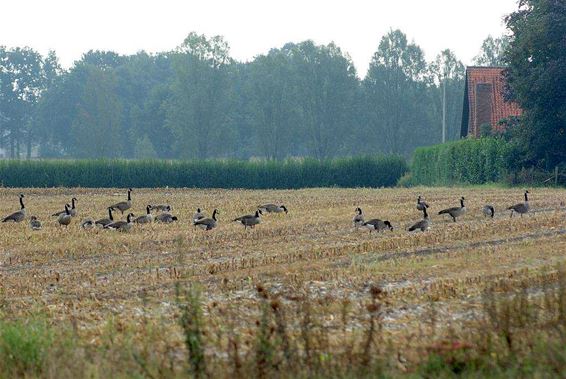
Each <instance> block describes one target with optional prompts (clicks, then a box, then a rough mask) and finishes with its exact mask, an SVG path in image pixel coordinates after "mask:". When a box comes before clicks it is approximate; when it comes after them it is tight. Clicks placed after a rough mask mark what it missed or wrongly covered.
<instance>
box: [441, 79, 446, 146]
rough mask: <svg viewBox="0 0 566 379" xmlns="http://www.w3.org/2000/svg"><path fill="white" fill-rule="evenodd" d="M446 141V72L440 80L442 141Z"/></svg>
mask: <svg viewBox="0 0 566 379" xmlns="http://www.w3.org/2000/svg"><path fill="white" fill-rule="evenodd" d="M445 142H446V72H444V78H443V80H442V143H445Z"/></svg>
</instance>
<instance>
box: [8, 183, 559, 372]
mask: <svg viewBox="0 0 566 379" xmlns="http://www.w3.org/2000/svg"><path fill="white" fill-rule="evenodd" d="M22 191H23V192H25V193H26V198H27V199H28V202H27V203H26V206H27V207H28V209H29V212H30V213H29V214H34V215H36V216H38V217H39V218H40V220H41V221H42V222H43V229H42V230H40V231H32V230H31V229H29V227H28V226H27V223H22V224H10V225H6V224H2V225H0V246H1V248H0V278H1V280H0V319H1V321H0V358H5V357H11V358H10V359H0V376H26V375H27V376H34V377H35V376H37V377H85V376H89V377H108V376H124V377H129V376H144V377H156V378H157V377H187V376H190V377H242V378H244V377H260V378H261V377H273V376H279V377H297V376H299V377H312V376H316V377H344V376H359V377H375V376H379V375H384V376H388V375H392V376H395V375H400V374H403V373H413V374H415V375H417V376H418V375H423V376H427V375H428V376H431V375H448V374H453V373H455V372H460V373H461V372H466V370H480V371H481V370H483V371H481V372H484V373H488V372H495V371H494V370H502V367H505V368H506V369H509V368H512V369H513V370H515V371H514V372H516V373H521V372H523V371H521V370H523V369H524V370H525V372H532V370H535V371H534V372H537V370H539V371H540V373H541V375H547V374H552V373H556V372H562V371H563V370H564V369H565V367H563V363H561V362H565V361H566V356H565V353H564V350H563V349H561V348H560V346H564V343H565V342H566V340H565V338H564V336H565V335H566V333H564V332H565V331H566V330H565V329H564V328H565V327H566V307H565V306H564V304H566V271H565V268H564V267H565V266H564V256H563V251H564V250H565V248H566V231H565V230H566V219H565V214H564V210H563V209H560V207H559V204H560V202H561V201H562V198H563V197H564V196H565V195H566V194H565V193H564V191H560V190H549V189H538V190H536V191H533V192H535V193H536V195H535V194H533V196H532V201H531V208H532V209H533V210H535V212H533V213H532V214H530V215H528V216H525V217H523V218H513V219H510V218H509V215H508V213H505V214H498V216H497V217H496V218H495V219H493V220H491V219H487V218H484V217H483V215H482V213H481V207H482V206H483V204H485V203H487V202H489V203H492V204H494V205H495V207H496V209H500V210H501V209H504V208H505V207H506V206H508V205H510V203H514V202H516V201H512V200H515V199H516V198H519V199H520V197H521V191H518V190H512V189H470V188H467V189H454V188H451V189H442V188H436V189H429V188H416V189H386V190H371V189H356V190H353V189H308V190H298V191H290V190H289V191H251V190H250V191H247V190H210V191H204V190H175V189H161V190H137V191H136V193H135V196H134V199H133V201H134V205H133V208H132V210H133V212H134V213H139V214H142V213H143V210H144V209H145V205H147V204H151V203H168V204H171V205H172V206H173V209H174V213H175V215H178V217H179V222H178V223H173V224H169V225H160V224H150V225H135V226H134V227H133V228H132V230H131V231H130V232H129V233H115V232H110V231H104V230H99V229H95V230H82V229H80V228H79V223H80V219H82V218H86V217H87V216H90V217H93V218H95V219H96V218H100V217H103V216H105V215H106V213H105V209H106V206H107V205H108V204H110V203H112V202H113V201H115V200H119V199H121V198H122V197H123V191H122V190H120V189H114V190H112V189H72V190H70V189H50V190H37V189H33V190H27V189H23V190H22V189H14V190H8V189H1V190H0V213H1V214H8V213H10V211H13V210H14V209H16V207H17V194H19V193H20V192H22ZM423 193H424V194H425V195H426V198H427V202H429V203H430V204H431V207H432V208H433V209H435V210H437V209H442V208H445V207H447V206H450V205H451V204H453V202H454V199H457V198H458V197H460V196H461V195H462V194H465V196H466V198H469V199H470V200H469V204H467V206H468V208H469V212H468V214H467V215H466V216H464V217H463V218H462V219H461V220H458V222H457V223H452V222H449V221H448V220H445V219H443V218H441V217H434V216H433V218H432V220H433V224H432V228H431V230H430V231H428V232H425V233H417V234H409V233H407V232H406V230H404V229H405V228H406V226H408V225H410V223H411V222H413V221H415V220H418V218H419V217H420V214H419V212H418V211H417V210H416V209H415V199H416V195H418V194H423ZM69 196H76V197H77V198H78V199H79V203H78V205H77V206H78V210H79V216H78V217H76V218H75V219H74V220H73V222H72V224H71V225H70V226H69V228H68V229H64V228H61V227H59V226H58V225H57V222H56V220H55V219H53V218H49V217H48V215H49V214H52V213H53V212H55V211H57V210H59V209H60V208H61V205H62V204H65V202H66V201H68V198H69ZM14 199H16V201H15V200H14ZM510 199H511V201H510ZM267 201H276V202H281V203H284V204H288V207H289V214H288V215H284V214H277V215H272V214H270V215H265V216H264V217H263V220H262V223H261V224H260V225H258V226H257V227H256V228H255V229H254V230H243V228H241V225H238V224H236V223H231V222H230V220H232V219H233V218H234V217H236V216H238V215H241V214H247V213H251V212H253V211H254V209H255V208H254V207H255V206H257V204H260V203H263V202H267ZM357 206H362V207H363V209H364V213H365V214H366V215H367V216H371V217H374V216H375V217H378V218H381V219H388V220H391V222H392V224H393V226H394V227H395V230H394V231H393V232H389V231H387V232H384V233H372V234H371V235H370V234H369V233H368V232H367V231H364V230H355V229H354V228H353V227H352V225H351V219H352V216H353V213H354V209H355V208H356V207H357ZM197 207H200V208H203V209H205V210H206V211H208V213H209V214H210V212H211V211H212V209H214V208H218V209H219V210H220V211H221V215H220V217H219V226H218V227H217V228H216V229H215V230H213V231H210V232H205V231H202V230H199V229H195V228H193V227H192V225H191V216H192V214H193V213H194V211H195V209H196V208H197ZM537 210H538V211H537ZM367 216H366V217H367ZM29 325H41V327H42V328H43V329H41V330H40V332H38V333H36V334H33V333H31V334H30V333H25V331H26V330H33V329H30V328H29V327H28V326H29ZM18 328H20V329H21V333H20V332H18V330H20V329H18ZM4 330H9V331H10V333H4V332H3V331H4ZM533 341H539V342H533ZM22 346H35V347H37V349H38V350H37V351H38V352H37V353H33V354H31V353H29V351H31V350H29V349H28V350H26V349H23V348H22ZM30 354H31V355H30ZM535 357H538V359H537V358H535ZM527 366H528V367H527ZM528 370H531V371H528Z"/></svg>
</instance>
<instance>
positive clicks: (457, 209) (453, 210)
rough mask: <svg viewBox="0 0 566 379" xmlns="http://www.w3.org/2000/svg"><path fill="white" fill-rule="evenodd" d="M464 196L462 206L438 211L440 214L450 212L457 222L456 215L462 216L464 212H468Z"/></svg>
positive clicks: (461, 199) (461, 200)
mask: <svg viewBox="0 0 566 379" xmlns="http://www.w3.org/2000/svg"><path fill="white" fill-rule="evenodd" d="M464 200H465V199H464V196H462V197H461V198H460V206H459V207H453V208H448V209H443V210H441V211H440V212H438V214H439V215H441V214H445V213H446V214H449V215H450V217H452V220H454V222H456V217H460V216H462V215H463V214H464V213H466V206H465V205H464Z"/></svg>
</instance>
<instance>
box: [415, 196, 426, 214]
mask: <svg viewBox="0 0 566 379" xmlns="http://www.w3.org/2000/svg"><path fill="white" fill-rule="evenodd" d="M424 208H428V204H427V203H426V202H424V201H423V200H422V197H421V195H419V197H418V198H417V209H418V210H419V211H422V210H423V209H424Z"/></svg>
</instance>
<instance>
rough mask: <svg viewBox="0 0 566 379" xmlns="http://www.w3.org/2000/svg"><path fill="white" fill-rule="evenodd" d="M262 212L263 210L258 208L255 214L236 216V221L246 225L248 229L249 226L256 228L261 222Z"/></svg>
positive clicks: (245, 227)
mask: <svg viewBox="0 0 566 379" xmlns="http://www.w3.org/2000/svg"><path fill="white" fill-rule="evenodd" d="M261 214H262V212H261V211H260V210H259V209H258V210H257V211H255V214H253V215H245V216H241V217H238V218H235V219H234V221H237V222H239V223H241V224H242V225H244V229H247V228H248V226H249V227H250V228H254V227H255V226H256V225H257V224H259V223H261V217H260V215H261Z"/></svg>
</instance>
